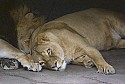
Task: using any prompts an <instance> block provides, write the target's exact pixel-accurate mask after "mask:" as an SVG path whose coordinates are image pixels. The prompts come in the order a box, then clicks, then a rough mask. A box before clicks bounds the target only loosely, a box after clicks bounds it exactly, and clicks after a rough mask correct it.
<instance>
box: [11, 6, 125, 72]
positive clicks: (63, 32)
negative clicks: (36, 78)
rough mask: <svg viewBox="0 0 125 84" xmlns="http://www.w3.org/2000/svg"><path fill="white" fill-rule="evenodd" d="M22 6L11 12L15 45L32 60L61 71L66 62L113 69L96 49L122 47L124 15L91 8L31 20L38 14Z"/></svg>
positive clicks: (100, 69) (100, 70) (123, 42)
mask: <svg viewBox="0 0 125 84" xmlns="http://www.w3.org/2000/svg"><path fill="white" fill-rule="evenodd" d="M25 9H26V7H25V6H23V8H21V9H19V10H21V12H23V11H25V12H23V13H24V14H23V13H18V12H19V11H14V12H11V15H12V17H13V19H14V20H15V22H17V33H18V44H19V48H20V50H22V51H23V52H25V53H28V54H31V55H32V57H33V59H34V60H36V61H38V62H39V63H44V65H42V67H46V68H49V69H51V70H56V71H63V70H65V69H66V65H67V64H69V63H75V64H83V65H85V66H86V67H91V66H93V63H94V64H95V66H96V67H97V72H99V73H104V74H114V73H115V69H114V68H113V67H112V66H111V65H110V64H108V63H107V62H106V61H105V60H104V58H103V56H102V55H101V53H100V52H99V50H109V49H111V48H124V47H125V40H124V39H122V38H124V37H125V24H124V22H125V16H123V15H122V14H119V13H116V12H111V11H108V10H104V9H99V8H91V9H87V10H84V11H79V12H75V13H71V14H67V15H64V16H62V17H60V18H57V19H55V20H53V21H50V22H47V23H43V20H36V21H35V19H38V18H36V17H35V16H34V15H33V14H32V13H29V12H26V11H27V10H25ZM14 14H18V15H19V14H22V16H23V17H22V18H21V19H18V18H17V17H19V16H16V15H15V16H14ZM39 21H41V22H39ZM38 22H39V24H38ZM23 29H24V30H23ZM31 30H32V31H31Z"/></svg>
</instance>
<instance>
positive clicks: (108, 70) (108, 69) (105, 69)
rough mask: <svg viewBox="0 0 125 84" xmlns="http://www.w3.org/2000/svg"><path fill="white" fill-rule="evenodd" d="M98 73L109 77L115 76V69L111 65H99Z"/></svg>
mask: <svg viewBox="0 0 125 84" xmlns="http://www.w3.org/2000/svg"><path fill="white" fill-rule="evenodd" d="M97 72H98V73H103V74H106V75H108V74H114V73H115V69H114V68H113V67H112V66H111V65H109V64H102V65H98V71H97Z"/></svg>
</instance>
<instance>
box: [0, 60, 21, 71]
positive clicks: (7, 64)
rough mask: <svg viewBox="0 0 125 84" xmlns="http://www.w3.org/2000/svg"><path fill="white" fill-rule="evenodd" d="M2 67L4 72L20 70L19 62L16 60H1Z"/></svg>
mask: <svg viewBox="0 0 125 84" xmlns="http://www.w3.org/2000/svg"><path fill="white" fill-rule="evenodd" d="M0 62H1V63H0V66H1V67H2V68H3V69H4V70H14V69H18V68H19V62H18V61H17V60H15V59H1V60H0Z"/></svg>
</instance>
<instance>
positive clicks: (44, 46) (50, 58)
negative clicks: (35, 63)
mask: <svg viewBox="0 0 125 84" xmlns="http://www.w3.org/2000/svg"><path fill="white" fill-rule="evenodd" d="M50 34H51V33H41V34H39V35H38V36H37V37H36V39H35V40H36V43H35V45H34V48H33V51H34V52H35V53H34V52H32V54H33V55H34V56H35V55H37V56H38V58H39V60H42V61H44V65H43V67H45V68H48V69H51V70H56V71H63V70H65V68H66V65H67V64H66V61H65V59H64V51H63V49H62V48H61V46H60V45H59V44H58V43H57V42H55V41H52V40H50V39H49V37H48V35H50ZM51 37H52V38H55V37H54V36H53V35H51Z"/></svg>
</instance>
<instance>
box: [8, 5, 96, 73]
mask: <svg viewBox="0 0 125 84" xmlns="http://www.w3.org/2000/svg"><path fill="white" fill-rule="evenodd" d="M10 14H11V16H12V18H13V19H14V22H15V24H16V28H17V39H18V47H19V49H20V51H22V52H23V53H24V54H31V56H30V57H31V58H32V59H33V60H34V61H35V62H37V63H39V64H40V65H42V67H45V68H48V69H51V70H55V69H57V68H56V67H55V66H54V65H55V64H57V65H59V66H60V65H61V66H62V69H60V71H63V70H65V68H66V62H65V61H62V59H60V57H55V55H53V57H52V58H49V60H47V58H44V57H42V56H41V54H39V55H37V56H34V55H32V54H33V51H32V45H34V43H32V42H31V39H32V37H33V35H36V34H37V33H38V32H39V29H40V28H39V27H40V26H42V25H43V24H44V23H45V22H46V21H45V19H44V17H35V16H34V15H33V13H32V12H30V10H29V9H28V8H27V6H26V5H21V6H20V7H19V9H15V10H12V11H10ZM33 39H34V38H33ZM57 50H58V48H57ZM48 51H49V50H48ZM29 60H30V58H29ZM46 60H47V61H46ZM57 60H58V62H56V61H57ZM77 60H82V62H83V63H82V65H85V67H87V68H91V67H93V66H94V63H93V62H92V60H91V58H89V57H88V56H83V57H82V56H81V57H77ZM58 63H59V64H58ZM62 63H63V64H62ZM72 64H76V62H72ZM43 65H44V66H43Z"/></svg>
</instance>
